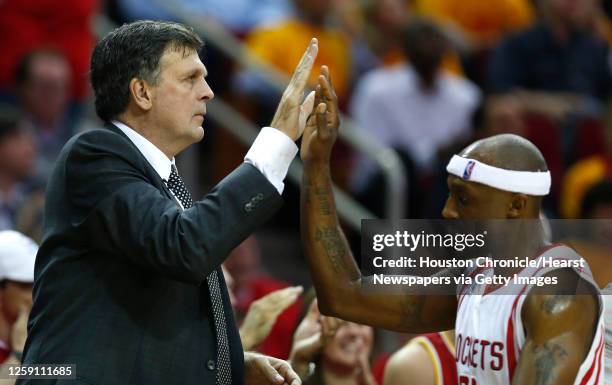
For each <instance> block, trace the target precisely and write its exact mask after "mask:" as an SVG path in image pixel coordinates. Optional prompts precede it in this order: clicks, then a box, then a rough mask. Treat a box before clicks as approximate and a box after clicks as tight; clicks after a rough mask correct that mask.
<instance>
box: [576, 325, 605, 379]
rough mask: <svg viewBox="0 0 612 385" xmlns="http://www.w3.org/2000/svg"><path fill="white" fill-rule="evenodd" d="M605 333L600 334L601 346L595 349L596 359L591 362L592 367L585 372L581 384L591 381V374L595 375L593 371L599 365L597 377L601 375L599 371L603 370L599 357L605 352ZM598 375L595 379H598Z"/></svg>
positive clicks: (599, 343)
mask: <svg viewBox="0 0 612 385" xmlns="http://www.w3.org/2000/svg"><path fill="white" fill-rule="evenodd" d="M603 335H604V333H601V335H600V336H599V342H598V343H597V344H598V345H599V346H598V347H597V350H595V359H594V360H593V363H592V364H591V367H590V368H589V370H588V371H587V372H586V373H585V375H584V378H583V379H582V381H581V382H580V385H586V383H587V382H589V380H590V379H591V376H592V375H593V372H594V371H595V367H598V369H597V377H599V371H600V370H601V367H600V365H599V362H600V361H601V360H600V359H599V356H600V355H601V353H602V352H603V346H604V344H603ZM597 377H595V379H597Z"/></svg>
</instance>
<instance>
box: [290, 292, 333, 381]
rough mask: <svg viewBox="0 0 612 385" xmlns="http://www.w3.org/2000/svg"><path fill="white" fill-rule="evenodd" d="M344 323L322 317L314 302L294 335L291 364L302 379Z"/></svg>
mask: <svg viewBox="0 0 612 385" xmlns="http://www.w3.org/2000/svg"><path fill="white" fill-rule="evenodd" d="M343 323H344V321H342V320H339V319H337V318H332V317H325V316H322V315H321V313H320V312H319V307H318V306H317V301H316V300H314V301H313V303H312V304H310V307H309V308H308V313H307V314H306V317H304V319H303V320H302V322H301V323H300V325H299V326H298V327H297V329H296V331H295V333H294V334H293V345H292V346H291V353H290V354H289V362H290V363H291V366H292V367H293V369H294V370H295V371H296V373H298V374H299V375H300V377H301V378H304V377H305V376H306V373H307V372H308V365H309V364H310V363H311V362H313V361H314V360H315V357H316V356H317V355H318V354H319V353H320V352H321V350H322V349H323V347H324V346H325V345H326V344H327V343H329V342H330V341H331V340H332V339H333V338H334V336H335V334H336V331H337V330H338V328H339V327H341V326H342V324H343Z"/></svg>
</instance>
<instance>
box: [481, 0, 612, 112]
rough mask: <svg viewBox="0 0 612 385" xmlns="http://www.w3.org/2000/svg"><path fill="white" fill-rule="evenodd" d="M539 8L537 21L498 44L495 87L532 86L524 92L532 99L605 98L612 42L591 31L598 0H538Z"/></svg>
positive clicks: (492, 77)
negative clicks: (609, 43) (609, 50)
mask: <svg viewBox="0 0 612 385" xmlns="http://www.w3.org/2000/svg"><path fill="white" fill-rule="evenodd" d="M538 11H539V12H538V19H537V21H536V22H535V23H534V25H533V26H531V27H529V28H528V29H526V30H524V31H522V32H520V33H518V34H516V35H513V36H510V37H508V38H506V39H504V40H503V41H502V42H501V43H500V45H499V46H498V47H497V48H496V50H495V52H494V54H493V57H492V58H491V61H490V63H489V64H490V69H489V70H490V71H489V87H490V89H491V90H492V91H494V92H509V91H514V90H517V89H523V90H528V91H529V92H530V93H527V94H525V95H523V96H524V97H525V98H528V99H529V100H531V101H537V100H538V99H541V98H544V97H547V98H553V101H554V100H557V101H558V102H559V103H563V102H565V101H566V100H567V99H568V98H569V99H570V100H574V99H575V98H576V97H577V96H578V97H587V98H595V99H603V98H606V97H607V96H608V93H609V92H610V84H611V81H610V70H609V65H608V47H607V44H606V42H605V41H603V39H600V38H599V37H597V36H595V34H594V33H593V32H592V29H593V25H592V23H593V21H594V18H593V14H594V13H595V12H596V11H597V0H539V1H538ZM542 93H544V95H542ZM528 103H529V104H531V102H530V101H528ZM573 104H574V108H578V107H579V106H577V105H576V102H574V103H573Z"/></svg>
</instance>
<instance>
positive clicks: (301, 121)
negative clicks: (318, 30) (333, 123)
mask: <svg viewBox="0 0 612 385" xmlns="http://www.w3.org/2000/svg"><path fill="white" fill-rule="evenodd" d="M318 50H319V46H318V42H317V39H314V38H313V39H312V40H311V41H310V44H309V45H308V48H307V49H306V52H304V55H302V59H301V60H300V62H299V64H298V65H297V67H296V68H295V71H294V72H293V76H292V77H291V81H290V82H289V85H288V86H287V88H286V89H285V92H283V96H282V98H281V101H280V103H279V104H278V107H277V109H276V113H275V114H274V118H273V119H272V123H270V126H271V127H274V128H276V129H278V130H280V131H282V132H283V133H285V134H286V135H287V136H289V137H290V138H291V139H292V140H294V141H295V140H297V139H299V138H300V136H302V133H303V132H304V126H305V125H306V119H307V117H308V116H309V115H310V114H311V112H312V108H313V104H314V93H313V92H311V93H310V94H309V95H308V96H307V97H306V98H305V99H304V100H302V99H303V98H304V90H305V88H306V83H307V82H308V78H309V77H310V71H311V70H312V66H313V65H314V61H315V59H316V58H317V52H318Z"/></svg>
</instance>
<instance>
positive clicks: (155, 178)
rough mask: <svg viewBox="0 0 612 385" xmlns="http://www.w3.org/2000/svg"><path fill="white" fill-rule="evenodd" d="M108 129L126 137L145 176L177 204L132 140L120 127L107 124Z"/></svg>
mask: <svg viewBox="0 0 612 385" xmlns="http://www.w3.org/2000/svg"><path fill="white" fill-rule="evenodd" d="M106 128H108V129H109V130H111V131H113V132H115V133H117V134H119V135H121V136H122V137H124V138H125V139H126V140H127V141H128V142H130V145H131V146H132V148H134V152H135V153H136V154H137V156H138V159H139V160H140V162H139V163H140V164H141V166H142V171H143V172H144V174H145V175H146V176H147V178H148V179H149V180H150V181H151V184H152V185H153V186H155V187H156V188H158V189H159V190H161V191H163V192H164V194H165V195H166V196H167V197H168V198H170V199H172V200H173V201H175V202H176V200H175V198H174V195H172V192H170V190H169V189H168V187H167V186H166V183H164V181H163V179H162V178H161V177H160V176H159V174H158V173H157V171H155V169H154V168H153V166H151V164H150V163H149V162H148V161H147V159H146V158H145V157H144V156H143V155H142V153H141V152H140V150H139V149H138V147H136V145H135V144H134V143H133V142H132V141H131V140H130V138H128V137H127V135H125V134H124V133H123V131H121V130H120V129H119V127H117V126H115V125H114V124H112V123H107V124H106Z"/></svg>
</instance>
